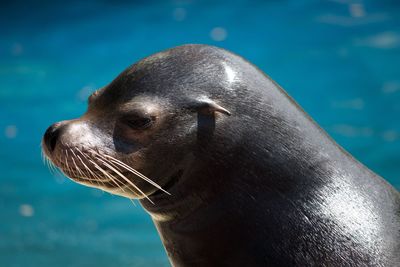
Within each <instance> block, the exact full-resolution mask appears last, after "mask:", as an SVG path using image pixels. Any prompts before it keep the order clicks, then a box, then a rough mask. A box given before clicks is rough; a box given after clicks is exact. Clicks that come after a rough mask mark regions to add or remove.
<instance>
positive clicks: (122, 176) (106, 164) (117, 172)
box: [99, 159, 154, 204]
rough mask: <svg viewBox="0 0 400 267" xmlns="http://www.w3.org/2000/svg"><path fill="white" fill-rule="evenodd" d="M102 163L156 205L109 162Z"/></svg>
mask: <svg viewBox="0 0 400 267" xmlns="http://www.w3.org/2000/svg"><path fill="white" fill-rule="evenodd" d="M99 160H100V161H101V162H103V164H104V165H105V166H107V167H108V168H109V169H110V170H112V171H114V172H115V173H116V174H118V176H120V177H121V178H122V179H124V180H125V181H126V182H127V183H129V184H130V185H132V186H133V187H134V188H135V189H136V190H138V191H139V192H140V193H141V194H142V195H143V196H144V197H145V198H146V199H147V200H148V201H150V202H151V203H152V204H154V202H153V201H151V199H150V198H149V197H148V196H147V195H146V194H145V193H144V192H143V191H142V190H140V188H139V187H137V186H136V185H135V184H134V183H132V182H131V181H130V180H129V179H128V178H126V177H125V175H123V174H122V173H120V172H119V171H118V170H117V169H115V168H114V167H113V166H111V165H110V164H108V163H107V162H105V161H104V160H101V159H99Z"/></svg>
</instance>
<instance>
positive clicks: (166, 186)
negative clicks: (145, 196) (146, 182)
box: [151, 170, 183, 197]
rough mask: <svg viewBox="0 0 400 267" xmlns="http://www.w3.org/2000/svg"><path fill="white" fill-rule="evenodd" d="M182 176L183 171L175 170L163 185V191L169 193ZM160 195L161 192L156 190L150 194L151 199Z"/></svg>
mask: <svg viewBox="0 0 400 267" xmlns="http://www.w3.org/2000/svg"><path fill="white" fill-rule="evenodd" d="M182 175H183V170H177V171H176V172H174V174H172V175H171V176H170V178H169V179H168V182H167V183H165V184H164V185H163V189H164V190H166V191H168V192H171V191H172V188H173V187H174V186H175V185H176V184H177V183H178V182H179V180H180V179H181V177H182ZM162 194H164V192H163V190H160V189H158V190H157V191H155V192H154V193H153V194H151V197H160V196H161V195H162Z"/></svg>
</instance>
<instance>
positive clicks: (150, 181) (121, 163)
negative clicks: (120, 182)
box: [98, 154, 171, 195]
mask: <svg viewBox="0 0 400 267" xmlns="http://www.w3.org/2000/svg"><path fill="white" fill-rule="evenodd" d="M98 155H99V156H100V157H103V158H109V159H110V160H111V161H112V162H113V163H115V164H117V165H119V166H120V167H122V168H125V169H126V170H128V171H130V172H131V173H133V174H135V175H136V176H139V177H140V178H142V179H143V180H145V181H146V182H148V183H149V184H151V185H153V186H154V187H156V188H157V189H160V190H161V191H163V192H164V193H166V194H168V195H171V194H170V193H169V192H168V191H166V190H164V189H163V188H162V187H161V186H160V185H159V184H157V183H156V182H154V181H153V180H151V179H150V178H148V177H147V176H145V175H144V174H142V173H140V172H139V171H137V170H135V169H134V168H132V167H131V166H129V165H127V164H125V163H124V162H122V161H120V160H118V159H116V158H114V157H111V156H109V155H104V156H103V155H101V154H98Z"/></svg>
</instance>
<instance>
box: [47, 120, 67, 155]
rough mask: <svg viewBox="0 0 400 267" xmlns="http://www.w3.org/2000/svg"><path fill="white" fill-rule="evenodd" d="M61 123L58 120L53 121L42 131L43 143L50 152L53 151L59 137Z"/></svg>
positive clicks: (61, 127)
mask: <svg viewBox="0 0 400 267" xmlns="http://www.w3.org/2000/svg"><path fill="white" fill-rule="evenodd" d="M63 128H64V127H63V125H62V124H61V123H59V122H57V123H54V124H53V125H51V126H50V127H49V128H47V130H46V132H45V133H44V138H43V140H44V143H45V145H46V147H47V149H48V150H49V151H50V152H53V151H54V149H55V147H56V145H57V140H58V138H59V137H60V133H61V131H62V129H63Z"/></svg>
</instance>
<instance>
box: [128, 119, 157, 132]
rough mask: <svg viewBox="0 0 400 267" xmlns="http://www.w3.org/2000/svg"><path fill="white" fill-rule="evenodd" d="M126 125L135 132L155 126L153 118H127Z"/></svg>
mask: <svg viewBox="0 0 400 267" xmlns="http://www.w3.org/2000/svg"><path fill="white" fill-rule="evenodd" d="M124 123H125V124H126V125H127V126H129V127H130V128H131V129H133V130H143V129H146V128H148V127H150V126H151V125H152V124H153V120H152V118H151V117H138V118H125V119H124Z"/></svg>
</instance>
